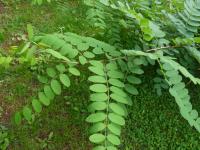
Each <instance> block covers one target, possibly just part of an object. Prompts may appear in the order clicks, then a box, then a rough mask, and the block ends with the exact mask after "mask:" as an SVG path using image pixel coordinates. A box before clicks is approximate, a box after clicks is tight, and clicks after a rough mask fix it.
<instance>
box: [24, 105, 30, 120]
mask: <svg viewBox="0 0 200 150" xmlns="http://www.w3.org/2000/svg"><path fill="white" fill-rule="evenodd" d="M22 113H23V116H24V118H25V119H26V120H27V121H31V120H32V110H31V109H30V108H29V107H27V106H25V107H24V108H23V110H22Z"/></svg>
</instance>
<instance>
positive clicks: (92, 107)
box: [88, 102, 107, 111]
mask: <svg viewBox="0 0 200 150" xmlns="http://www.w3.org/2000/svg"><path fill="white" fill-rule="evenodd" d="M106 108H107V105H106V103H105V102H93V103H92V104H90V105H89V106H88V110H90V111H95V110H105V109H106Z"/></svg>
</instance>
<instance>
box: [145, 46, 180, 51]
mask: <svg viewBox="0 0 200 150" xmlns="http://www.w3.org/2000/svg"><path fill="white" fill-rule="evenodd" d="M180 47H182V46H165V47H159V48H153V49H149V50H146V52H152V51H157V50H161V49H168V48H180Z"/></svg>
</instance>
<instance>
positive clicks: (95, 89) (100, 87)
mask: <svg viewBox="0 0 200 150" xmlns="http://www.w3.org/2000/svg"><path fill="white" fill-rule="evenodd" d="M90 90H91V91H93V92H97V93H104V92H107V90H108V89H107V87H106V86H105V85H104V84H94V85H91V86H90Z"/></svg>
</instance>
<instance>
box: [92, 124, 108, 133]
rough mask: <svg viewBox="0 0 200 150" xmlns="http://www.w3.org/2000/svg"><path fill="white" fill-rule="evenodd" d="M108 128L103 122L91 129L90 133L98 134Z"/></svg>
mask: <svg viewBox="0 0 200 150" xmlns="http://www.w3.org/2000/svg"><path fill="white" fill-rule="evenodd" d="M105 128H106V125H105V124H104V123H102V122H98V123H95V124H94V125H93V126H92V127H90V129H89V132H90V133H97V132H100V131H103V130H104V129H105Z"/></svg>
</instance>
